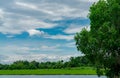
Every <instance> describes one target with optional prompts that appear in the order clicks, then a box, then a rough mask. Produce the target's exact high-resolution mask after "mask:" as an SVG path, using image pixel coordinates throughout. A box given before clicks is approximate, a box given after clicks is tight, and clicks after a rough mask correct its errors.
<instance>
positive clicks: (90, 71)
mask: <svg viewBox="0 0 120 78" xmlns="http://www.w3.org/2000/svg"><path fill="white" fill-rule="evenodd" d="M0 75H96V71H95V69H94V68H91V67H81V68H70V69H69V68H68V69H39V70H0Z"/></svg>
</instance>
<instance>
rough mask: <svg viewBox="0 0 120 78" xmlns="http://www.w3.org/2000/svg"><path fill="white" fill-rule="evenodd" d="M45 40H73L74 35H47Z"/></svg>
mask: <svg viewBox="0 0 120 78" xmlns="http://www.w3.org/2000/svg"><path fill="white" fill-rule="evenodd" d="M45 38H50V39H62V40H68V41H69V40H73V39H74V35H60V34H58V35H47V36H45Z"/></svg>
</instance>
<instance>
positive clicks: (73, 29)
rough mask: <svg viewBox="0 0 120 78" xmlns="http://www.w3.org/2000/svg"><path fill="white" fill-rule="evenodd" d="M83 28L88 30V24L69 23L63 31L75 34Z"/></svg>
mask: <svg viewBox="0 0 120 78" xmlns="http://www.w3.org/2000/svg"><path fill="white" fill-rule="evenodd" d="M84 28H85V29H87V30H88V31H89V30H90V26H80V25H71V26H69V27H68V28H67V29H65V30H64V32H65V33H67V34H75V33H77V32H81V31H82V29H84Z"/></svg>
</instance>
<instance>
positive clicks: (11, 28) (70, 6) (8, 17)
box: [0, 0, 97, 34]
mask: <svg viewBox="0 0 120 78" xmlns="http://www.w3.org/2000/svg"><path fill="white" fill-rule="evenodd" d="M94 1H97V0H88V1H85V0H72V1H69V0H60V1H59V0H40V1H39V0H37V1H34V0H30V1H29V0H12V1H8V0H7V3H6V5H0V18H1V19H0V32H1V33H3V34H21V33H22V32H26V31H29V30H31V29H37V28H46V29H47V28H53V27H55V26H57V25H59V23H53V22H47V21H46V20H49V21H53V20H54V21H55V20H58V21H59V20H64V19H65V18H86V16H87V14H88V9H89V7H90V5H91V4H92V3H93V2H94ZM0 2H1V3H2V2H4V1H3V0H1V1H0Z"/></svg>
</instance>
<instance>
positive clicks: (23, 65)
mask: <svg viewBox="0 0 120 78" xmlns="http://www.w3.org/2000/svg"><path fill="white" fill-rule="evenodd" d="M82 66H86V67H87V66H90V62H89V61H88V60H87V59H86V57H85V56H78V57H71V58H70V59H69V61H63V60H60V61H57V62H51V61H47V62H36V61H31V62H29V61H21V60H19V61H16V62H13V63H12V64H0V70H17V69H19V70H20V69H21V70H23V69H64V68H73V67H82Z"/></svg>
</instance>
